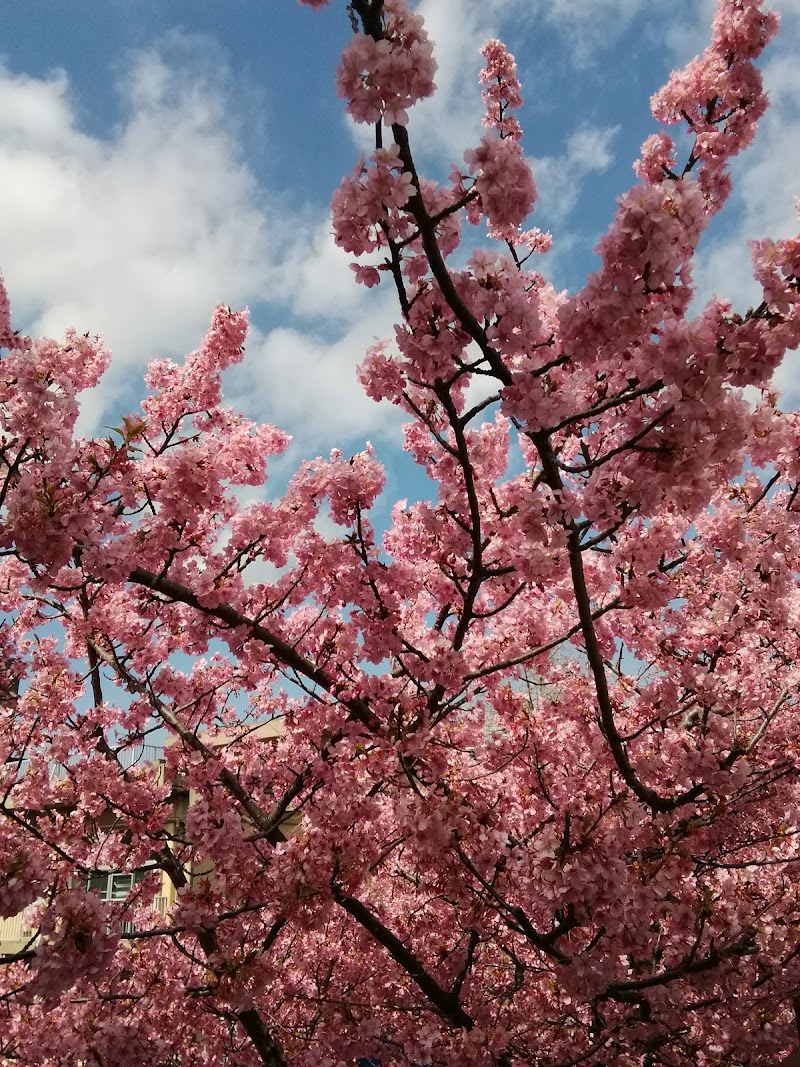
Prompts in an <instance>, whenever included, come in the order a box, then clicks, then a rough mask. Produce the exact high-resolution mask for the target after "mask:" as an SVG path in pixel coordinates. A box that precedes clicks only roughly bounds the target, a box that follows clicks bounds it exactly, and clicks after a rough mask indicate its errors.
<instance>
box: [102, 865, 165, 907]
mask: <svg viewBox="0 0 800 1067" xmlns="http://www.w3.org/2000/svg"><path fill="white" fill-rule="evenodd" d="M151 869H152V868H146V867H145V868H141V869H140V870H138V871H130V872H126V873H122V872H120V871H95V873H94V874H90V875H89V877H88V878H87V879H86V888H87V889H90V890H91V891H92V892H93V893H99V894H100V899H101V900H107V901H115V900H124V899H125V898H126V897H127V895H128V893H130V891H131V890H132V889H133V887H134V886H135V885H136V883H137V882H141V880H142V879H143V878H144V877H145V876H146V875H147V874H149V873H150V870H151Z"/></svg>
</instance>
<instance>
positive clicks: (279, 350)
mask: <svg viewBox="0 0 800 1067" xmlns="http://www.w3.org/2000/svg"><path fill="white" fill-rule="evenodd" d="M372 295H373V305H374V306H373V308H372V313H371V314H369V315H359V316H357V317H355V318H354V319H353V320H352V321H350V322H349V323H348V324H347V325H346V326H345V328H344V330H343V332H342V333H341V334H340V335H339V336H338V337H337V338H335V339H334V340H331V339H329V338H326V337H324V336H322V335H316V336H315V335H313V334H311V333H301V332H300V331H299V330H296V329H290V328H287V327H280V328H278V329H274V330H271V331H270V332H269V333H267V334H266V335H265V336H255V337H254V338H252V339H251V340H250V342H249V344H248V358H247V361H246V362H245V363H244V364H243V365H242V366H241V367H240V368H237V370H236V372H235V373H234V374H233V375H232V376H231V383H230V385H231V387H230V389H228V390H227V391H226V402H227V403H230V404H231V405H232V406H234V407H235V408H237V409H241V410H244V411H249V412H251V413H253V397H256V398H258V399H257V404H258V412H257V414H258V415H259V416H260V417H263V418H265V419H267V420H268V421H270V422H273V423H276V424H277V425H279V426H281V427H282V428H283V429H285V430H287V431H288V432H289V433H291V434H293V435H294V436H295V437H296V438H297V440H298V442H299V445H300V448H301V449H302V450H303V451H312V450H313V451H327V450H329V449H330V448H332V447H334V446H336V445H340V444H342V445H343V447H344V442H345V441H349V440H352V439H355V440H356V441H359V442H362V441H364V440H366V439H367V438H369V437H373V438H374V439H376V440H380V439H381V438H382V439H383V440H392V441H394V442H395V443H397V441H398V437H397V428H398V426H399V423H400V414H399V411H398V409H397V408H394V407H392V406H391V405H390V404H387V403H385V402H384V403H381V404H376V403H375V401H373V400H370V398H369V397H368V396H367V395H366V393H365V392H364V391H363V389H362V388H361V386H360V385H359V384H358V381H357V379H356V368H357V367H358V365H359V364H360V363H361V361H362V360H363V358H364V355H365V353H366V351H367V348H368V347H369V346H370V345H371V344H373V343H374V341H375V340H376V339H378V338H382V337H387V336H391V335H392V323H393V322H394V320H395V318H396V311H395V303H394V296H393V294H392V293H388V292H387V294H386V296H385V297H378V296H377V295H376V294H375V292H374V291H373V294H372ZM298 458H300V457H299V456H298Z"/></svg>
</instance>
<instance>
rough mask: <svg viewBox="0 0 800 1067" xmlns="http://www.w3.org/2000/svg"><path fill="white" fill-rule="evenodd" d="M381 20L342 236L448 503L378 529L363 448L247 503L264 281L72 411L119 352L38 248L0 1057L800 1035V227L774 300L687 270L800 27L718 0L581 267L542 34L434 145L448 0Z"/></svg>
mask: <svg viewBox="0 0 800 1067" xmlns="http://www.w3.org/2000/svg"><path fill="white" fill-rule="evenodd" d="M270 2H271V3H276V2H277V0H270ZM282 2H286V0H282ZM301 2H302V3H304V4H306V5H308V6H310V7H311V8H321V7H323V6H324V5H325V3H326V0H301ZM340 6H341V7H342V17H343V18H344V19H345V26H346V23H347V12H345V7H346V6H347V5H345V4H344V3H342V4H341V5H340ZM348 12H349V16H350V21H351V24H352V28H353V32H352V34H351V35H350V37H349V39H348V43H347V44H346V45H345V47H344V51H343V54H342V58H341V63H340V65H339V68H338V70H337V73H336V89H337V92H338V94H339V96H340V97H342V98H343V99H344V100H345V101H346V103H345V105H344V106H345V110H346V111H347V113H348V114H349V115H350V116H351V117H352V118H353V119H354V120H355V121H356V122H359V123H363V124H367V125H368V126H370V127H372V129H373V132H374V135H375V146H374V149H372V150H369V151H367V152H365V154H364V156H362V158H361V159H360V160H359V161H358V162H357V164H356V166H355V169H354V170H353V171H352V173H351V174H350V175H349V176H346V177H345V178H343V179H342V182H341V184H340V185H339V187H338V188H337V189H336V191H335V192H334V193H333V204H332V229H333V238H334V241H335V243H336V244H337V245H338V246H339V247H341V248H342V249H344V251H345V252H346V253H347V254H348V255H349V256H350V257H353V258H354V260H355V261H354V263H353V264H352V268H353V272H354V275H355V278H354V282H358V283H361V285H363V286H366V287H367V288H368V289H372V288H373V287H374V286H376V285H378V283H379V282H380V283H382V285H381V287H380V288H379V290H378V294H379V295H381V294H384V291H385V290H387V289H388V290H391V294H392V295H396V298H397V309H398V310H397V320H396V325H395V329H394V332H393V334H392V336H391V337H389V338H383V339H379V340H376V341H375V342H374V343H373V344H372V345H371V346H370V348H369V349H368V351H367V352H366V354H365V358H364V360H363V363H362V365H361V368H360V370H359V380H360V382H361V385H362V387H363V389H364V391H365V392H366V393H367V394H368V396H369V397H371V398H372V399H373V400H376V401H380V400H389V401H390V402H391V403H392V404H393V405H395V407H397V408H399V409H400V410H401V411H402V412H403V414H404V417H405V420H406V422H405V425H404V429H403V442H404V448H405V450H406V452H407V453H408V456H409V457H410V460H411V461H412V462H413V463H414V464H416V465H417V466H418V467H419V468H420V477H424V478H427V480H428V486H429V492H428V496H427V499H417V500H416V501H414V502H412V503H411V504H408V503H407V502H406V501H400V502H399V503H397V504H395V506H394V508H393V509H392V514H391V521H390V523H389V525H388V528H387V529H385V530H381V528H380V524H379V522H378V520H377V519H376V517H375V508H376V504H377V502H379V501H380V500H381V499H383V498H385V495H386V493H388V492H389V490H388V489H387V488H386V486H387V478H386V474H385V472H384V468H383V465H382V463H381V460H380V455H379V452H380V449H379V448H373V446H372V445H370V444H369V443H365V446H364V448H363V449H362V450H361V451H359V452H357V453H356V454H354V455H348V454H346V453H344V452H342V451H341V450H339V449H335V450H334V451H333V452H332V453H331V454H330V455H329V456H328V458H320V457H318V458H314V459H310V460H307V461H305V462H303V463H301V464H300V466H299V467H298V469H297V470H296V473H294V475H293V476H292V477H291V478H290V479H289V481H288V486H287V487H286V489H285V491H284V492H283V493H280V494H277V495H270V494H266V495H264V496H262V498H261V499H260V500H259V501H258V502H255V503H247V500H248V499H251V498H248V497H247V496H246V495H245V494H244V492H243V491H242V487H262V486H263V485H264V484H265V481H266V479H267V475H268V467H269V465H270V464H271V463H272V461H273V458H274V457H277V456H279V455H280V454H281V453H283V452H285V451H286V449H287V447H288V446H289V437H288V435H287V434H285V433H283V432H282V431H280V430H279V429H277V428H275V427H273V426H268V425H261V424H257V423H255V422H253V421H251V420H249V419H247V418H245V417H244V416H243V415H241V414H239V413H237V412H236V411H233V410H231V409H230V408H229V407H227V406H224V404H223V396H222V382H223V375H224V373H225V371H226V369H227V368H229V367H231V366H232V365H233V364H236V363H238V362H240V361H241V360H242V359H243V358H244V347H245V342H246V336H247V330H248V316H247V313H246V312H245V311H236V310H232V309H231V308H229V307H227V306H225V305H222V304H220V305H219V306H218V307H217V308H216V309H215V310H213V312H212V317H211V325H210V327H209V329H208V332H207V333H206V335H205V337H204V338H203V339H202V341H201V343H200V345H199V347H198V348H197V349H196V350H195V351H194V352H192V353H190V354H189V355H187V356H186V358H185V359H184V360H182V361H180V362H175V361H172V360H169V359H159V360H156V361H154V362H153V363H152V364H151V365H150V368H149V370H148V373H147V377H146V388H147V395H146V397H145V398H144V399H143V400H142V402H141V404H140V405H139V407H138V410H135V411H132V412H129V413H128V414H126V415H124V416H120V419H119V421H118V425H117V426H116V428H115V429H114V430H113V431H112V432H110V433H109V435H108V436H106V437H99V438H92V439H89V438H85V437H81V436H79V435H77V434H76V432H75V426H76V419H77V417H78V412H79V405H78V398H79V396H80V394H81V392H83V391H85V390H87V389H91V388H92V387H94V386H95V385H96V384H97V382H98V381H99V380H100V378H101V376H102V374H103V372H104V370H105V369H106V367H107V366H108V363H109V359H110V356H109V353H108V352H107V351H106V349H105V348H104V347H103V344H102V342H101V341H100V340H99V339H98V338H93V337H91V336H88V335H82V334H77V333H75V332H74V331H72V332H70V333H69V334H68V335H67V336H66V338H65V339H64V341H63V342H57V341H54V340H48V339H44V338H35V337H26V336H23V335H21V334H20V333H18V332H15V330H14V325H13V320H12V318H11V308H10V304H9V299H8V296H7V294H6V290H5V287H4V286H3V285H2V284H1V283H0V347H1V348H2V367H3V370H4V373H3V375H2V376H0V377H1V378H2V381H0V419H2V426H0V459H2V468H3V471H2V489H1V491H0V494H1V495H0V502H1V506H0V545H1V546H2V556H0V608H2V612H3V616H2V618H3V621H2V626H0V922H7V923H12V922H13V923H16V924H17V925H16V926H15V929H16V930H17V931H18V934H19V936H18V937H17V940H16V941H15V943H14V947H13V948H12V949H10V950H9V951H5V950H4V949H3V947H2V946H3V942H0V1063H2V1064H3V1065H6V1064H8V1065H9V1067H10V1065H12V1064H14V1065H19V1067H27V1065H31V1067H33V1065H37V1067H38V1065H41V1067H45V1065H46V1067H76V1065H81V1064H95V1065H97V1067H122V1065H125V1064H131V1065H133V1064H137V1065H148V1064H152V1065H153V1067H212V1065H214V1067H217V1065H222V1064H232V1065H234V1064H235V1065H239V1067H254V1065H264V1067H351V1065H354V1064H356V1063H358V1062H360V1063H361V1064H362V1065H363V1063H364V1062H365V1061H366V1062H368V1063H370V1064H371V1065H372V1067H375V1065H377V1064H380V1067H390V1065H393V1067H414V1065H417V1067H420V1065H422V1064H428V1065H431V1067H528V1065H536V1067H574V1065H578V1064H581V1065H586V1067H611V1065H613V1067H695V1065H699V1067H762V1065H767V1064H771V1063H778V1062H781V1060H782V1058H783V1057H786V1056H787V1055H789V1054H790V1053H791V1052H792V1050H793V1049H794V1048H795V1047H796V1046H797V1045H798V1037H797V1033H798V1025H800V888H799V883H798V874H799V873H800V866H798V834H800V780H799V778H798V773H799V772H798V753H800V717H799V715H798V711H799V709H800V701H799V700H798V693H799V691H800V690H799V688H798V687H799V686H800V591H799V590H800V586H798V575H799V574H800V538H799V537H798V533H800V529H799V527H800V415H798V413H797V412H793V411H786V410H784V407H783V402H782V401H781V400H780V398H779V396H778V394H777V392H776V390H775V389H774V388H773V386H772V384H771V379H772V375H773V373H774V372H775V371H776V369H777V368H778V367H779V366H780V364H781V361H782V360H783V358H784V355H785V354H786V353H787V352H789V351H791V350H792V349H794V348H796V347H797V346H798V344H800V237H794V238H789V239H773V238H771V237H770V236H769V235H768V234H763V235H759V236H758V238H757V239H755V240H753V241H752V244H751V256H752V264H753V275H754V278H755V280H756V282H757V284H758V286H759V289H760V291H761V298H760V299H759V300H758V301H757V302H756V303H755V304H754V306H753V307H750V308H749V309H746V308H736V307H734V305H733V304H732V302H731V301H729V300H728V299H726V298H725V297H724V295H720V296H716V297H714V298H713V299H711V300H709V301H708V302H706V303H705V304H704V305H701V304H699V302H698V303H693V298H694V297H695V289H694V283H693V274H692V271H693V265H694V263H695V259H696V251H697V248H698V242H699V241H700V239H701V236H702V235H703V233H704V231H705V230H706V229H707V227H708V225H709V223H710V221H711V219H712V217H713V216H714V215H716V214H717V213H718V212H719V211H720V210H721V209H722V208H723V207H724V205H725V201H726V199H727V198H728V196H729V194H730V190H731V188H732V179H731V174H730V167H729V164H730V161H731V159H732V158H733V157H734V156H736V155H737V154H738V153H739V152H740V151H742V150H743V149H745V148H747V147H748V146H749V145H750V144H751V142H752V140H753V137H754V134H755V130H756V124H757V122H758V120H759V119H760V118H761V116H762V115H763V113H764V111H765V109H766V106H767V98H766V95H765V93H764V91H763V88H762V81H761V74H760V72H759V69H758V67H757V66H756V60H758V59H759V57H760V55H761V52H762V50H763V49H764V48H765V46H766V45H767V44H768V43H769V41H770V40H771V38H772V37H773V36H774V34H775V32H776V30H777V19H776V17H775V16H774V15H772V14H770V13H769V12H768V11H767V10H766V8H765V7H764V6H763V5H762V4H761V3H760V2H759V0H717V4H716V11H715V14H714V19H713V26H712V29H711V37H710V44H709V45H708V47H707V48H706V49H705V50H704V51H703V52H701V54H700V55H698V56H697V57H696V58H695V59H694V60H693V61H692V62H691V63H690V64H689V65H688V66H687V67H686V68H685V69H684V70H681V71H678V72H675V73H673V74H672V75H671V77H670V79H669V81H668V83H667V85H666V86H665V87H664V88H663V89H662V90H661V91H660V92H658V93H656V94H655V96H654V97H653V100H652V111H653V115H654V117H655V119H656V121H657V122H658V123H660V124H662V125H663V126H673V127H677V128H678V129H676V130H674V131H673V133H674V134H675V136H674V137H673V136H671V135H670V134H669V133H668V132H667V130H666V129H662V128H659V129H657V130H655V131H654V132H653V133H652V134H651V135H650V136H648V138H647V140H646V141H645V142H644V145H643V146H642V151H641V156H640V158H639V159H638V161H637V162H636V164H635V174H636V178H635V181H634V184H633V185H632V186H631V188H630V189H629V190H628V191H627V192H625V193H624V194H623V195H622V196H620V197H619V200H618V203H617V206H616V211H615V214H614V218H613V221H612V223H611V225H610V227H609V229H608V231H607V232H606V233H605V234H604V235H603V236H602V237H601V238H600V240H599V242H598V245H597V253H598V260H597V266H596V269H595V270H594V272H593V273H592V274H591V275H590V276H589V277H588V279H587V281H586V283H585V285H583V286H582V287H581V288H579V289H578V290H577V291H574V292H571V293H570V292H566V291H558V290H556V289H555V288H554V286H553V285H552V283H551V282H550V281H549V280H548V279H547V278H546V277H545V275H544V274H543V273H542V272H541V271H540V270H537V269H534V268H533V267H532V265H531V264H530V262H529V261H530V256H531V255H532V254H533V253H540V252H545V251H547V249H548V248H549V247H550V244H551V240H552V239H551V237H550V234H548V233H543V232H542V231H541V230H539V229H538V228H536V227H531V223H530V218H529V216H530V214H531V212H532V210H533V208H534V204H535V200H536V185H535V182H534V175H533V170H532V167H531V164H530V161H529V159H528V158H526V156H525V155H524V153H523V141H522V130H521V127H520V124H519V122H518V119H517V117H516V115H515V114H514V112H515V109H517V108H518V107H519V105H520V103H521V99H522V97H521V90H520V85H519V80H518V76H517V68H516V64H515V61H514V58H513V56H512V55H511V54H510V53H509V52H508V51H507V50H506V48H505V46H504V45H503V44H501V43H500V42H499V41H495V40H492V41H489V42H487V43H486V44H485V45H484V47H483V51H482V55H483V58H484V61H485V68H484V70H483V73H482V74H481V77H480V81H481V88H482V92H483V101H484V105H485V112H484V115H483V126H484V127H485V130H484V132H483V134H482V136H481V137H480V140H479V142H478V143H477V144H475V143H474V142H473V145H474V147H472V148H470V149H468V150H467V152H466V153H465V154H464V161H463V162H464V165H463V166H462V164H461V163H460V162H457V163H456V164H455V165H454V166H453V169H452V171H451V172H450V178H449V180H448V181H446V182H442V181H436V180H433V179H430V178H426V177H424V176H423V175H422V174H421V172H420V169H419V164H418V160H419V155H418V154H417V155H415V147H414V146H415V141H414V121H415V120H414V105H415V104H416V103H417V102H418V101H420V100H423V99H425V98H427V97H429V96H430V95H431V94H432V93H433V91H434V88H435V86H434V80H433V79H434V74H435V71H436V63H435V59H434V54H433V45H432V42H431V40H430V38H429V37H428V35H427V32H426V29H425V26H424V23H423V20H422V18H421V17H420V15H419V14H418V13H416V12H415V11H413V10H411V9H410V7H409V6H408V3H407V2H406V0H353V2H352V3H351V4H350V5H349V7H348ZM305 15H306V16H307V17H308V18H309V19H313V17H314V16H313V15H312V13H311V12H307V13H305ZM319 17H322V16H319ZM474 129H477V118H476V126H475V127H474ZM681 146H683V147H681ZM542 188H544V185H543V184H542ZM792 191H795V190H792ZM788 195H790V193H789V192H787V196H788ZM464 223H466V224H468V226H467V227H465V226H464V225H463V224H464ZM484 224H485V226H484ZM478 226H482V227H484V228H483V229H480V230H478V229H475V227H478ZM524 227H527V229H526V228H524ZM463 232H466V233H467V234H469V239H470V242H471V244H470V245H469V247H467V245H466V244H462V234H463ZM476 235H479V236H478V237H476ZM473 239H475V240H473ZM476 240H477V244H476ZM364 257H368V258H367V259H365V258H364ZM536 262H537V263H538V262H541V260H537V261H536ZM724 285H725V279H724V278H721V279H720V281H719V286H720V293H721V294H724ZM12 296H13V294H12ZM362 296H363V298H365V299H370V298H372V297H373V296H374V294H371V293H363V294H362ZM745 388H746V389H747V391H746V392H744V391H743V390H745ZM284 462H286V461H285V460H284ZM389 485H390V486H391V482H390V483H389ZM265 500H267V501H268V502H264V501H265ZM332 527H335V529H332ZM151 746H152V748H153V750H155V747H156V746H158V749H159V754H158V755H157V756H148V757H146V756H145V755H144V754H145V753H146V752H148V751H149V750H150V747H151Z"/></svg>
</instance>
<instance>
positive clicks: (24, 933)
mask: <svg viewBox="0 0 800 1067" xmlns="http://www.w3.org/2000/svg"><path fill="white" fill-rule="evenodd" d="M150 910H151V911H153V912H155V913H157V914H158V915H164V916H165V915H166V914H167V912H168V911H169V898H168V897H164V896H158V897H155V898H154V900H153V903H152V904H151V905H150ZM134 930H136V923H135V922H131V921H126V922H123V924H122V933H123V934H131V933H133V932H134ZM35 934H36V926H35V925H32V921H31V910H30V909H26V910H25V911H23V912H21V913H20V914H19V915H13V916H12V917H11V918H10V919H0V952H2V951H5V948H4V945H5V944H7V943H8V942H12V941H13V942H14V943H15V944H17V945H19V944H25V943H26V942H28V941H30V940H31V938H32V937H34V936H35ZM14 951H18V949H15V950H14Z"/></svg>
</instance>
